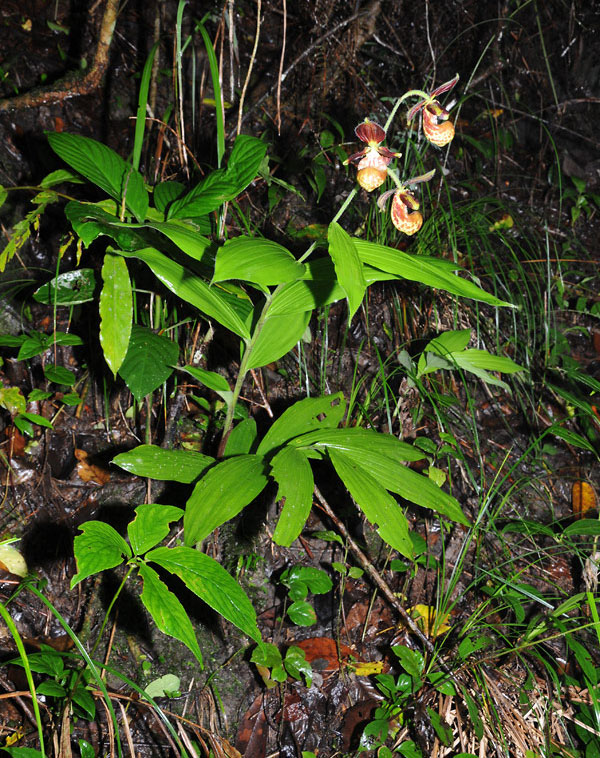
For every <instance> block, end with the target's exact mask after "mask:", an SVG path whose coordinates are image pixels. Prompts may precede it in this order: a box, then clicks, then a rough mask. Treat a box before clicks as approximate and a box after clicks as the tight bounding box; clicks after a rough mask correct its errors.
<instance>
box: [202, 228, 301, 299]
mask: <svg viewBox="0 0 600 758" xmlns="http://www.w3.org/2000/svg"><path fill="white" fill-rule="evenodd" d="M303 273H304V266H303V265H302V264H301V263H297V261H296V259H295V258H294V256H293V255H292V254H291V253H290V251H289V250H287V249H286V248H285V247H283V246H282V245H279V244H278V243H277V242H272V241H271V240H268V239H262V238H260V237H235V238H234V239H231V240H228V241H227V242H226V243H225V244H224V245H223V247H221V248H219V250H218V252H217V258H216V262H215V273H214V276H213V282H222V281H226V280H228V279H240V280H242V281H246V282H253V283H254V284H258V285H260V286H262V287H267V286H269V285H276V284H283V283H284V282H290V281H294V280H296V279H299V278H300V277H301V276H302V275H303Z"/></svg>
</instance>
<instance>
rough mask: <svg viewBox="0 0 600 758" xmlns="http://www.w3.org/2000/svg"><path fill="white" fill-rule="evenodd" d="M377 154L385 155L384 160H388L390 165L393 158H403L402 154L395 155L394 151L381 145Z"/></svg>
mask: <svg viewBox="0 0 600 758" xmlns="http://www.w3.org/2000/svg"><path fill="white" fill-rule="evenodd" d="M377 152H378V153H379V155H383V157H384V158H387V159H388V163H389V162H390V161H391V160H392V159H393V158H400V157H401V156H402V153H395V152H394V151H393V150H388V149H387V147H384V146H383V145H379V147H378V148H377Z"/></svg>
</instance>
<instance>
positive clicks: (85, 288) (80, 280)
mask: <svg viewBox="0 0 600 758" xmlns="http://www.w3.org/2000/svg"><path fill="white" fill-rule="evenodd" d="M95 289H96V279H95V277H94V270H93V269H91V268H78V269H75V270H74V271H65V272H64V273H63V274H59V275H58V276H55V277H54V278H53V279H51V280H50V281H49V282H46V284H42V286H41V287H38V289H37V290H36V291H35V292H34V293H33V299H34V300H36V301H37V302H38V303H44V304H45V305H53V304H54V303H56V305H81V304H82V303H88V302H89V301H90V300H93V299H94V290H95Z"/></svg>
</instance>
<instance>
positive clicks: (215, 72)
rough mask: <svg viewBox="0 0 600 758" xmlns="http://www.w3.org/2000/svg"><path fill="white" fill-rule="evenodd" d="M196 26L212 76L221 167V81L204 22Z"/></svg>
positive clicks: (223, 140)
mask: <svg viewBox="0 0 600 758" xmlns="http://www.w3.org/2000/svg"><path fill="white" fill-rule="evenodd" d="M197 28H198V30H199V31H200V34H201V35H202V39H203V40H204V46H205V47H206V54H207V55H208V62H209V64H210V75H211V77H212V85H213V91H214V93H215V113H216V115H217V167H218V168H221V163H222V161H223V156H224V155H225V123H224V120H223V94H222V92H221V82H220V81H219V64H218V63H217V56H216V55H215V51H214V48H213V46H212V42H211V41H210V37H209V36H208V32H207V31H206V29H205V28H204V24H203V23H202V21H200V22H199V23H198V24H197Z"/></svg>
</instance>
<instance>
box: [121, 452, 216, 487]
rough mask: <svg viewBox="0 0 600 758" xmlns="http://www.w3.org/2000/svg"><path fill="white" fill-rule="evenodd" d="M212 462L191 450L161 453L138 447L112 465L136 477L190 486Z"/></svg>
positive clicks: (213, 460)
mask: <svg viewBox="0 0 600 758" xmlns="http://www.w3.org/2000/svg"><path fill="white" fill-rule="evenodd" d="M214 462H215V459H214V458H211V457H210V456H209V455H202V453H197V452H195V451H194V450H164V449H163V448H162V447H158V446H156V445H138V447H135V448H134V449H133V450H129V451H128V452H127V453H119V455H116V456H115V457H114V458H113V459H112V461H111V463H114V464H116V465H117V466H120V467H121V468H122V469H125V471H129V473H130V474H135V475H136V476H147V477H148V478H149V479H157V480H158V481H161V482H181V483H182V484H190V483H191V482H193V481H194V480H195V479H197V478H198V477H199V476H200V475H201V474H202V473H204V471H206V469H207V468H208V467H209V466H211V465H212V464H213V463H214Z"/></svg>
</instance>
